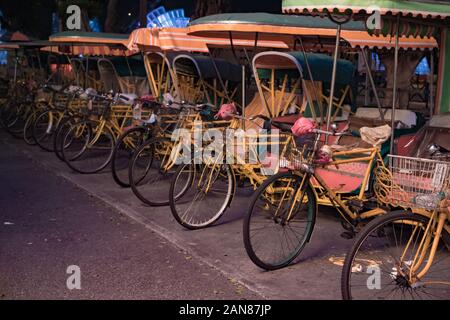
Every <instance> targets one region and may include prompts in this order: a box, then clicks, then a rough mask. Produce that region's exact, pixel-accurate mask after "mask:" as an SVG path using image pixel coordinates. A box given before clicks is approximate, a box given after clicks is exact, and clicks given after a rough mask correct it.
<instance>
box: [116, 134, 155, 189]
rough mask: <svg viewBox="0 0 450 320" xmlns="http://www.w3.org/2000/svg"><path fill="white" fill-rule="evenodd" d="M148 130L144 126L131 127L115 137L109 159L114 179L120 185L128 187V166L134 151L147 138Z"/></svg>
mask: <svg viewBox="0 0 450 320" xmlns="http://www.w3.org/2000/svg"><path fill="white" fill-rule="evenodd" d="M148 134H149V131H148V130H147V129H146V128H144V127H136V128H131V129H129V130H127V131H126V132H124V133H123V134H122V135H121V136H120V137H119V139H117V143H116V146H115V147H114V151H113V154H112V159H111V170H112V175H113V179H114V181H115V182H116V183H117V184H118V185H119V186H121V187H124V188H129V187H130V179H129V174H128V168H129V166H130V160H131V158H132V156H133V153H134V151H135V150H136V149H137V148H138V147H139V146H140V145H142V143H144V141H145V140H148V137H147V135H148Z"/></svg>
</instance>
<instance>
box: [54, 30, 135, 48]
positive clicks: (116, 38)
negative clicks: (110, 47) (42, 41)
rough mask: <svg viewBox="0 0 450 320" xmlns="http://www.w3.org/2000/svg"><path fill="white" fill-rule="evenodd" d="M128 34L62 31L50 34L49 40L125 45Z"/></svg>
mask: <svg viewBox="0 0 450 320" xmlns="http://www.w3.org/2000/svg"><path fill="white" fill-rule="evenodd" d="M129 36H130V35H129V34H122V33H106V32H82V31H64V32H58V33H55V34H52V35H51V36H50V38H49V40H50V41H52V42H66V43H71V42H73V43H95V44H105V43H111V44H124V45H125V44H126V42H127V41H128V37H129Z"/></svg>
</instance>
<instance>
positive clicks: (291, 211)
mask: <svg viewBox="0 0 450 320" xmlns="http://www.w3.org/2000/svg"><path fill="white" fill-rule="evenodd" d="M305 180H306V179H305ZM302 182H303V177H302V176H299V175H296V174H293V173H291V172H285V173H279V174H276V175H274V176H272V177H270V178H269V179H267V180H266V181H264V183H263V184H262V185H261V186H260V187H259V188H258V189H257V190H256V192H255V193H254V194H253V197H252V199H251V200H250V207H249V209H248V212H247V214H246V216H245V217H244V225H243V228H244V230H243V231H244V232H243V234H244V245H245V250H246V251H247V254H248V256H249V257H250V259H251V260H252V261H253V263H255V264H256V265H257V266H258V267H260V268H263V269H265V270H275V269H279V268H282V267H285V266H287V265H289V264H290V263H291V262H292V261H293V260H294V259H295V258H296V257H297V256H298V255H299V254H300V252H301V251H302V250H303V248H304V247H305V245H306V244H307V243H308V241H309V239H310V237H311V234H312V232H313V229H314V224H315V219H316V210H317V205H316V197H315V193H314V191H313V190H312V188H311V186H310V184H309V182H308V181H305V182H304V183H302Z"/></svg>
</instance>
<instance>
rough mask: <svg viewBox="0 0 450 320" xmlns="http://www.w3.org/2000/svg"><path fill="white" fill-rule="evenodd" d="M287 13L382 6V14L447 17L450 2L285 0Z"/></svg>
mask: <svg viewBox="0 0 450 320" xmlns="http://www.w3.org/2000/svg"><path fill="white" fill-rule="evenodd" d="M282 7H283V12H285V13H319V12H346V11H352V12H354V13H361V12H365V13H369V14H371V13H372V12H373V7H378V8H380V12H381V14H383V15H385V14H392V15H397V14H399V13H401V14H402V15H404V16H408V15H409V16H412V17H418V18H432V19H445V18H448V17H450V3H449V2H444V1H430V0H428V1H420V0H419V1H418V0H416V1H413V0H314V1H311V0H283V4H282Z"/></svg>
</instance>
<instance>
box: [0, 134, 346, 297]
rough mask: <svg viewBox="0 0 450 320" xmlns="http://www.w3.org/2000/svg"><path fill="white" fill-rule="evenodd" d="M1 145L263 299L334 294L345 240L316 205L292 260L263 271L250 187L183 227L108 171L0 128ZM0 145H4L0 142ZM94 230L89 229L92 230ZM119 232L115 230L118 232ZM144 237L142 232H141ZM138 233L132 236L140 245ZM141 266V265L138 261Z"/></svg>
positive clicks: (332, 220) (335, 220) (337, 225)
mask: <svg viewBox="0 0 450 320" xmlns="http://www.w3.org/2000/svg"><path fill="white" fill-rule="evenodd" d="M0 139H1V140H0V141H2V143H1V144H2V145H3V144H6V145H7V148H12V149H14V150H16V151H18V152H21V153H22V154H24V155H26V156H27V157H29V158H30V159H33V160H34V161H36V162H38V163H39V164H40V165H42V166H44V167H45V168H46V170H48V171H50V172H52V173H54V174H56V175H58V176H60V177H62V178H64V179H66V180H68V181H70V182H72V183H73V184H75V185H76V186H77V187H79V188H81V189H83V190H85V191H87V192H88V193H89V195H91V196H92V197H95V198H97V199H100V200H102V201H103V202H104V203H105V204H107V205H109V206H111V207H112V208H114V209H116V210H118V211H119V212H120V213H122V214H123V215H124V216H127V217H129V218H131V219H132V220H134V222H137V223H138V224H140V225H142V226H145V227H146V228H148V229H149V230H151V231H153V232H154V233H156V234H158V235H159V236H160V237H162V238H163V239H165V241H167V242H169V243H171V244H173V245H174V246H176V247H177V248H179V250H181V251H183V252H186V255H188V256H189V257H192V258H193V259H194V260H196V261H199V262H200V263H202V264H203V265H206V266H209V267H210V268H213V269H214V270H217V271H219V272H220V273H222V274H223V275H224V276H225V277H226V278H229V279H232V280H231V281H232V282H233V283H235V284H236V283H238V284H241V285H243V286H245V287H246V288H248V289H249V290H251V291H253V292H255V293H257V294H259V295H260V296H262V297H265V298H269V299H340V273H341V267H340V266H339V265H338V264H339V263H333V262H332V261H341V260H342V257H343V256H344V254H345V252H346V251H347V249H348V247H349V246H350V245H351V241H348V240H345V239H343V238H341V237H340V236H339V235H340V233H341V232H342V228H341V226H340V223H339V220H338V218H337V214H336V213H334V212H333V211H332V210H321V212H320V213H319V216H318V219H317V222H316V226H315V230H314V233H313V236H312V239H311V243H310V244H308V246H307V247H306V249H305V250H304V252H303V253H302V254H301V255H300V257H299V259H298V261H297V263H295V264H293V265H292V266H290V267H288V268H285V269H282V270H278V271H274V272H265V271H262V270H261V269H259V268H257V267H256V266H255V265H253V263H252V262H251V261H250V260H249V258H248V257H247V254H246V252H245V249H244V246H243V241H242V219H241V218H242V216H243V214H244V210H245V209H246V208H247V206H248V204H247V201H248V199H249V196H250V195H251V190H247V189H244V190H243V189H241V190H238V195H237V196H236V197H235V198H234V201H233V204H232V206H231V208H229V209H228V211H227V212H226V213H225V215H224V217H223V218H222V220H221V221H219V223H218V224H217V225H216V226H214V227H211V228H208V229H202V230H197V231H188V230H185V229H183V228H182V227H181V226H180V225H178V224H177V223H176V221H175V220H174V219H173V217H172V215H171V213H170V209H169V208H167V207H156V208H155V207H148V206H145V205H143V204H141V203H140V201H139V200H138V199H137V198H136V197H135V196H134V195H133V193H132V192H131V191H130V190H127V189H122V188H120V187H118V186H117V185H116V184H115V183H114V181H113V179H112V177H111V173H110V172H109V171H106V172H104V173H100V174H96V175H80V174H76V173H73V172H71V171H70V169H69V168H68V167H67V166H66V165H65V164H64V163H62V162H60V161H59V160H57V158H56V156H55V155H54V154H52V153H47V152H43V151H41V150H40V149H39V148H38V147H30V146H27V145H26V144H25V143H23V142H22V141H19V140H14V139H12V138H10V137H9V136H7V135H6V134H4V133H2V134H0ZM2 148H4V147H2ZM92 232H93V233H95V230H93V231H92ZM118 237H119V236H118ZM144 238H145V237H144ZM142 241H145V239H143V238H139V239H135V243H136V245H138V246H139V245H140V243H141V242H142ZM142 267H143V268H144V267H145V265H144V266H142Z"/></svg>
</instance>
